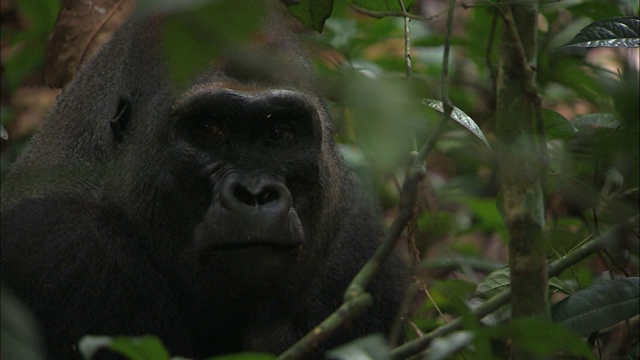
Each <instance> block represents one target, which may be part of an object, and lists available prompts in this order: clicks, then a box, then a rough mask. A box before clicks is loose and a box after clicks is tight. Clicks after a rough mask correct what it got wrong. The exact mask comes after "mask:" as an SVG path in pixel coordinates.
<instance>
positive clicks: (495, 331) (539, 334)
mask: <svg viewBox="0 0 640 360" xmlns="http://www.w3.org/2000/svg"><path fill="white" fill-rule="evenodd" d="M486 332H487V333H488V334H489V335H491V336H495V337H498V338H503V339H510V340H511V341H512V342H513V345H515V346H518V347H520V348H523V349H525V350H527V351H529V352H531V353H532V354H538V355H543V356H549V355H552V354H554V353H556V352H559V351H562V352H566V353H570V354H573V355H580V356H583V357H585V358H587V359H594V357H593V354H591V349H589V347H588V346H587V344H586V343H585V342H584V341H582V340H581V339H580V338H579V337H578V336H576V334H575V333H573V332H571V331H569V330H567V328H565V327H563V326H560V325H558V324H554V323H550V322H548V321H544V320H541V319H536V318H518V319H513V320H511V321H510V322H509V323H507V324H504V325H499V326H496V327H494V328H487V330H486Z"/></svg>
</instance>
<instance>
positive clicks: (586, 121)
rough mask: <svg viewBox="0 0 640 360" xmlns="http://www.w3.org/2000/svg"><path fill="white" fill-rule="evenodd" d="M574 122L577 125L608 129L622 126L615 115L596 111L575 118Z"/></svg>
mask: <svg viewBox="0 0 640 360" xmlns="http://www.w3.org/2000/svg"><path fill="white" fill-rule="evenodd" d="M573 124H574V125H576V126H589V127H596V128H608V129H617V128H618V127H619V126H620V122H619V121H618V120H616V118H615V116H614V115H613V114H609V113H594V114H587V115H582V116H579V117H577V118H575V119H573Z"/></svg>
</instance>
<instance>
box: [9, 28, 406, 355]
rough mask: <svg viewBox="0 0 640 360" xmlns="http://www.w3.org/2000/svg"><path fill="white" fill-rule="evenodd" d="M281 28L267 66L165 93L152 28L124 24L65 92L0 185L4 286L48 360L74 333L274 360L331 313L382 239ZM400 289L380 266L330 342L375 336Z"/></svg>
mask: <svg viewBox="0 0 640 360" xmlns="http://www.w3.org/2000/svg"><path fill="white" fill-rule="evenodd" d="M278 23H279V22H278V21H273V19H271V20H269V21H266V22H265V24H266V25H265V28H266V30H264V31H263V36H262V37H261V39H263V40H262V42H263V43H262V45H261V47H260V49H261V50H260V51H261V52H258V53H252V54H253V55H255V54H263V52H262V51H266V53H265V54H271V53H274V52H275V53H276V54H278V57H277V58H278V64H279V65H277V66H271V67H268V72H266V73H265V72H264V71H256V70H255V69H252V68H251V67H252V66H254V65H255V62H253V63H252V62H243V61H242V60H241V59H240V60H238V57H236V58H233V60H231V61H223V60H217V61H214V63H213V64H214V66H213V67H211V68H210V69H209V70H207V71H205V72H203V73H201V74H200V75H199V76H197V77H196V78H195V79H193V81H192V82H191V84H190V85H188V86H187V87H186V88H185V89H184V90H176V87H175V86H174V84H173V82H172V81H171V80H170V77H169V76H167V72H166V69H165V66H164V63H163V61H162V60H161V59H162V49H161V48H162V46H161V44H160V43H161V41H160V40H159V33H160V25H161V24H162V21H161V20H159V19H158V18H150V19H149V18H137V19H133V20H131V21H129V22H128V23H127V24H126V25H125V26H123V27H122V28H121V29H120V30H119V31H118V32H117V33H116V34H114V36H113V38H112V40H111V41H110V42H109V43H108V44H107V45H105V47H104V48H103V49H101V51H100V52H99V53H98V54H97V55H96V56H95V57H94V58H93V60H91V61H90V62H89V63H88V64H87V65H86V66H84V67H83V68H82V69H81V71H80V72H79V73H78V74H77V75H76V77H75V78H74V80H73V81H72V82H71V83H70V84H69V85H68V86H67V88H65V90H64V93H63V94H62V96H61V97H60V98H59V100H58V103H57V105H56V108H55V109H54V110H53V111H52V113H51V114H50V116H49V117H48V118H47V119H46V120H45V122H44V123H43V125H42V128H41V129H40V131H39V133H38V135H36V136H35V138H34V140H33V142H32V144H31V145H30V147H29V149H28V150H27V151H26V152H25V153H24V154H23V155H22V156H21V158H20V159H19V160H18V162H17V163H16V164H15V166H14V168H13V170H12V173H11V174H10V176H9V177H8V179H7V181H6V182H5V183H4V184H3V209H2V210H3V211H2V269H3V274H2V276H3V281H5V282H6V283H7V284H8V285H9V287H10V288H11V289H12V290H13V291H14V292H15V293H16V294H17V295H18V296H19V297H20V298H21V299H22V300H23V301H24V302H25V303H26V304H27V305H28V306H29V307H30V308H31V310H32V311H33V312H34V314H35V315H36V317H37V318H38V320H39V321H40V323H41V325H42V328H43V331H44V333H45V335H46V339H47V343H48V352H49V356H50V357H52V358H60V357H63V358H68V357H73V356H77V354H76V353H75V350H74V349H75V347H74V344H76V343H77V341H78V340H79V338H80V337H81V336H82V335H85V334H106V335H117V334H124V335H140V334H145V333H152V334H156V335H158V336H160V338H161V339H162V340H163V341H164V342H165V343H166V345H167V346H168V347H169V349H170V350H171V352H172V353H174V354H176V355H185V356H209V355H214V354H220V353H227V352H235V351H242V350H256V351H266V352H272V353H278V352H281V351H283V350H285V349H286V348H287V347H288V346H290V345H292V344H293V343H294V342H295V341H296V340H297V339H298V338H300V337H301V336H302V335H304V334H305V333H306V332H308V331H309V330H311V329H312V328H313V326H314V325H316V324H317V323H319V322H320V321H321V320H322V319H324V317H326V316H327V315H329V314H330V313H331V312H332V311H333V310H334V309H335V308H337V307H338V306H339V305H340V303H341V299H342V293H343V292H344V290H345V289H346V286H347V285H348V283H349V281H350V279H351V278H352V277H353V276H354V275H355V274H356V272H357V271H358V269H359V268H360V267H361V266H362V265H363V264H364V262H365V261H366V260H367V259H368V257H370V256H371V255H372V253H373V252H374V250H375V248H376V246H377V239H378V238H379V236H380V226H379V223H378V220H377V219H376V218H377V216H376V214H374V213H372V212H371V206H370V204H369V203H368V201H366V200H365V199H364V198H363V197H362V196H361V195H360V194H359V192H358V191H357V190H356V188H355V187H354V183H353V180H352V179H351V176H350V175H349V174H348V172H347V171H346V170H345V167H344V165H343V162H342V159H341V157H340V155H339V153H338V151H337V150H336V146H335V144H334V130H333V126H332V124H331V121H330V119H329V117H328V114H327V112H326V110H325V108H324V107H323V105H322V102H321V100H320V99H319V98H318V97H317V96H316V95H315V94H314V89H313V78H312V75H310V72H309V66H308V64H307V63H306V62H305V61H304V57H303V56H302V53H301V51H300V50H299V49H298V47H297V45H296V44H295V41H294V39H293V38H292V35H291V34H290V33H288V32H286V31H284V30H283V29H282V27H281V26H279V25H278ZM264 34H266V35H264ZM265 38H266V39H267V40H266V41H265V40H264V39H265ZM265 43H266V44H267V45H268V46H266V49H265V46H264V44H265ZM283 55H284V56H283ZM266 56H267V55H265V60H266V59H267V58H266ZM255 58H256V56H253V57H252V59H255ZM404 282H405V277H404V273H403V271H402V269H401V266H400V265H399V263H398V262H397V261H395V260H394V261H392V262H391V263H389V264H387V265H385V266H384V269H383V270H382V272H381V275H380V276H379V277H378V279H377V281H376V282H375V283H374V284H373V285H372V286H371V288H370V289H369V291H370V292H371V293H372V295H373V297H374V306H373V308H372V309H371V310H370V313H368V314H367V316H365V317H363V318H361V319H357V320H355V321H354V322H353V323H352V324H351V326H349V327H347V328H345V329H343V330H341V331H340V332H338V333H337V334H335V336H334V337H333V339H332V340H331V341H330V342H329V343H328V345H326V346H327V347H328V346H335V345H336V344H339V343H341V342H345V341H347V340H349V339H352V338H355V337H357V336H361V335H365V334H368V333H372V332H387V331H388V330H389V327H390V326H391V322H392V321H393V319H394V317H395V311H396V310H397V306H398V303H399V301H400V298H401V294H402V291H401V289H402V286H403V284H404ZM321 353H322V349H319V350H318V351H317V352H316V353H315V355H312V356H315V357H318V356H320V354H321Z"/></svg>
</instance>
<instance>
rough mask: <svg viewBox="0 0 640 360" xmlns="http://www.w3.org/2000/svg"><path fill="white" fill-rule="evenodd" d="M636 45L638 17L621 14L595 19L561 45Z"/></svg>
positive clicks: (639, 33) (639, 37) (639, 42)
mask: <svg viewBox="0 0 640 360" xmlns="http://www.w3.org/2000/svg"><path fill="white" fill-rule="evenodd" d="M571 46H578V47H638V46H640V17H638V16H622V17H614V18H610V19H605V20H600V21H596V22H594V23H591V24H589V25H588V26H587V27H585V28H584V29H582V30H580V32H579V33H578V35H576V36H575V37H574V38H573V40H571V41H569V43H567V44H566V45H564V46H562V47H571Z"/></svg>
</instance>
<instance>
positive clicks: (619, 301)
mask: <svg viewBox="0 0 640 360" xmlns="http://www.w3.org/2000/svg"><path fill="white" fill-rule="evenodd" d="M639 293H640V278H638V277H629V278H625V279H615V280H611V281H601V282H599V283H596V284H595V285H593V286H591V287H588V288H586V289H584V290H581V291H578V292H577V293H575V294H574V295H572V296H569V297H568V298H565V299H563V300H562V301H560V302H558V303H556V304H554V305H553V306H552V307H551V317H552V318H553V321H556V322H559V323H561V324H563V325H564V326H566V327H568V328H569V329H571V330H573V331H575V332H577V333H578V334H580V335H582V336H587V335H589V334H591V333H593V332H595V331H598V330H601V329H604V328H606V327H608V326H612V325H614V324H616V323H618V322H620V321H623V320H626V319H629V318H631V317H633V316H635V315H638V313H639V312H640V310H639V307H638V302H639V301H640V295H639Z"/></svg>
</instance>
